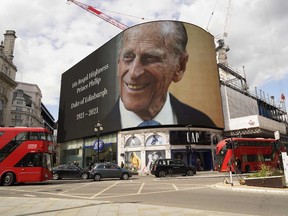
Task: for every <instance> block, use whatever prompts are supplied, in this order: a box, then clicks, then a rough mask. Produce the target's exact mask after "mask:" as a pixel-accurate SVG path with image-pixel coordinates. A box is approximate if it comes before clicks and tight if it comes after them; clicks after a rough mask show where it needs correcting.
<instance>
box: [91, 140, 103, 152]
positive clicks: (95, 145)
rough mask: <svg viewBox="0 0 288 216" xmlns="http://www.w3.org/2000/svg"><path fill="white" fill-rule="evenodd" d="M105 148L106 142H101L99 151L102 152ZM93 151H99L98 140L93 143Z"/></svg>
mask: <svg viewBox="0 0 288 216" xmlns="http://www.w3.org/2000/svg"><path fill="white" fill-rule="evenodd" d="M103 148H104V142H103V140H99V151H101V150H102V149H103ZM93 149H94V150H95V151H98V140H95V142H94V143H93Z"/></svg>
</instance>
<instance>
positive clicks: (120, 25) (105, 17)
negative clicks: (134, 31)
mask: <svg viewBox="0 0 288 216" xmlns="http://www.w3.org/2000/svg"><path fill="white" fill-rule="evenodd" d="M68 2H72V3H74V4H76V5H78V6H79V7H81V8H82V9H84V10H86V11H88V12H90V13H92V14H94V15H96V16H98V17H99V18H101V19H103V20H105V21H106V22H109V23H110V24H112V25H114V26H116V27H118V28H120V29H122V30H125V29H127V28H128V26H126V25H125V24H123V23H121V22H119V21H117V20H115V19H113V18H112V17H110V16H108V15H106V14H104V13H102V12H101V11H99V10H97V9H96V8H94V7H92V6H89V5H86V4H83V3H81V2H78V1H75V0H67V3H68Z"/></svg>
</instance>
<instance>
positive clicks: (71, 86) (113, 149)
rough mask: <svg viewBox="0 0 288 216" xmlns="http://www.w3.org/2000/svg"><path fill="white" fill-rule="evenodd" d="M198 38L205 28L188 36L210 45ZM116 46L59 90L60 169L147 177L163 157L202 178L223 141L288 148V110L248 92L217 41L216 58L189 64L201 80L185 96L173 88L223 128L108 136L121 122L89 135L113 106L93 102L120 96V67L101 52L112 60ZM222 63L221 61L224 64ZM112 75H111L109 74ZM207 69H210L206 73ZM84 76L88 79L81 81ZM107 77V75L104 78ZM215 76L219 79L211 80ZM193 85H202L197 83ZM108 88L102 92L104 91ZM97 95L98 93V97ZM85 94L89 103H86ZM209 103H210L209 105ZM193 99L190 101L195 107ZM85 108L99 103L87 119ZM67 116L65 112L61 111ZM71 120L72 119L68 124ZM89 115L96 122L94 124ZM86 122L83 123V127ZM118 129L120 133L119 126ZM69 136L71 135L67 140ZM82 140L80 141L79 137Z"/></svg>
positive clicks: (68, 75)
mask: <svg viewBox="0 0 288 216" xmlns="http://www.w3.org/2000/svg"><path fill="white" fill-rule="evenodd" d="M186 27H188V26H186ZM189 28H190V27H189ZM198 31H200V30H199V28H198V27H197V28H196V30H195V26H194V27H193V26H192V27H191V29H189V32H192V34H191V35H189V36H191V41H193V40H195V41H197V43H195V44H198V45H199V44H205V46H206V45H207V44H209V42H208V40H207V41H204V40H203V41H201V42H202V43H199V38H200V37H199V38H197V37H195V35H198V33H199V32H198ZM202 33H203V31H201V38H204V37H207V38H209V41H210V42H211V40H214V38H211V37H210V35H208V34H207V32H206V33H203V34H202ZM199 35H200V34H199ZM113 42H114V41H113V40H112V41H111V42H109V44H107V45H104V46H103V47H101V48H100V49H99V52H97V50H96V51H95V52H94V53H92V54H91V55H90V56H87V57H86V58H85V59H84V60H83V61H81V62H79V63H78V64H77V65H75V66H74V67H72V68H71V69H70V70H68V71H67V72H65V74H64V76H62V85H63V86H64V87H63V89H62V88H61V91H62V90H63V98H64V99H63V98H62V100H63V103H62V107H61V103H60V111H61V112H59V114H60V115H59V117H61V124H60V125H59V127H60V129H61V134H60V137H61V139H60V140H61V142H60V143H59V148H60V149H59V157H60V159H59V163H62V164H63V163H69V162H73V161H77V163H79V164H80V165H81V166H83V167H89V166H90V164H91V163H95V162H99V161H114V162H116V163H118V164H119V165H120V164H121V162H123V163H124V164H125V166H126V167H127V168H129V169H131V170H132V171H135V172H138V173H143V174H147V173H149V168H150V164H151V163H152V162H153V161H155V160H156V159H157V158H171V159H181V160H182V161H183V162H185V163H186V164H188V165H194V166H195V167H196V168H197V170H199V171H200V170H213V169H215V164H216V162H215V150H216V145H217V143H218V142H219V141H220V140H221V139H223V138H226V137H245V136H246V137H247V136H249V137H270V138H273V137H274V132H275V131H279V132H280V134H281V141H282V142H283V143H285V142H287V112H286V110H285V109H282V108H279V107H278V106H277V105H276V104H273V103H272V102H270V101H267V100H265V99H264V98H263V97H262V96H261V97H260V96H259V95H257V94H253V93H251V92H249V87H248V85H247V82H246V78H245V75H244V76H243V75H241V73H240V72H238V71H236V70H234V69H232V68H231V67H230V66H229V64H228V62H227V54H226V52H227V51H229V48H228V47H227V46H226V45H225V43H224V41H222V43H220V44H219V45H218V47H216V51H218V54H217V55H216V53H215V44H214V41H213V42H212V43H213V45H212V48H211V49H213V52H214V56H213V58H214V59H213V58H210V59H209V58H206V59H205V61H204V62H202V61H203V59H204V58H203V55H202V56H201V55H199V56H197V57H195V56H196V55H195V56H193V57H195V58H196V59H193V60H191V64H194V63H195V62H197V63H195V64H196V67H193V68H196V69H197V70H198V71H193V70H192V69H191V71H190V72H191V74H193V75H195V74H196V77H195V76H194V77H191V79H188V82H187V85H185V88H184V89H181V87H179V88H178V87H176V89H175V93H178V92H180V94H179V95H177V97H179V98H180V99H182V100H183V101H185V100H186V99H187V98H189V96H191V97H190V98H189V100H194V101H195V100H203V101H204V103H202V104H201V105H202V106H203V109H202V108H201V106H199V107H200V110H205V111H207V112H208V113H209V111H210V110H212V112H214V113H212V114H214V118H213V119H215V120H216V121H217V118H218V117H219V119H220V120H219V121H218V122H220V123H219V124H218V125H217V126H218V127H217V126H216V127H205V126H202V127H200V126H197V125H193V124H186V125H184V124H182V125H180V124H179V125H176V124H175V125H161V126H154V127H149V128H136V127H134V128H124V129H118V130H114V131H112V130H111V131H112V132H105V126H104V125H107V124H108V127H110V126H115V125H116V124H117V123H119V122H113V120H112V121H111V122H101V123H102V124H103V127H104V128H102V129H104V132H102V131H99V130H98V129H99V128H96V127H95V133H94V134H92V132H89V131H92V130H93V129H94V128H93V127H94V125H95V124H96V122H97V121H95V119H93V118H92V117H93V116H97V115H98V114H99V112H100V111H99V110H101V108H102V107H101V106H102V105H103V104H104V105H105V107H104V112H103V113H104V114H105V115H107V113H105V111H106V110H109V109H110V106H109V105H110V104H109V102H110V101H108V100H107V103H104V102H102V101H101V102H102V103H98V104H97V103H96V104H97V105H95V103H92V100H95V101H96V102H97V98H99V97H100V98H101V100H103V101H104V100H105V97H106V96H105V95H106V94H108V95H109V92H113V93H114V92H116V93H117V89H115V88H116V87H115V86H116V85H117V84H116V85H114V83H113V81H114V79H115V77H114V75H113V71H114V72H115V71H116V67H114V63H115V62H113V59H112V58H111V60H110V59H108V60H109V61H108V60H107V59H106V58H101V56H102V55H103V53H104V54H105V53H106V54H105V55H104V56H105V57H106V56H107V55H108V53H111V52H112V51H111V52H109V49H111V47H112V48H113V49H116V47H117V46H114V43H113ZM192 43H193V42H192ZM209 46H210V44H209ZM191 47H193V44H191ZM197 48H199V47H193V48H192V49H191V50H193V51H194V53H200V51H199V52H197ZM195 50H196V51H195ZM200 50H201V52H202V51H203V50H204V51H207V50H205V49H204V47H203V49H202V48H201V49H200ZM204 51H203V52H204ZM209 52H210V53H209V54H211V53H212V51H211V50H210V49H209ZM207 56H208V55H207ZM216 56H218V58H217V57H216ZM112 57H115V56H112ZM95 59H100V60H102V61H103V62H100V63H99V65H101V66H102V65H104V67H101V68H99V69H98V68H97V66H95V65H93V64H94V63H95V62H96V61H95ZM216 59H217V60H216ZM107 62H108V63H107ZM198 62H199V64H198ZM207 62H209V64H207ZM87 65H89V68H90V69H88V70H87V71H85V69H86V67H87V68H88V66H87ZM90 65H91V66H90ZM207 65H213V66H215V68H216V70H215V71H216V72H215V71H214V69H213V68H209V69H208V68H205V66H207ZM95 68H96V69H95ZM110 68H112V69H111V70H110V71H109V69H110ZM201 69H202V70H203V69H204V70H203V71H201ZM80 71H81V73H83V74H80ZM91 71H92V72H91ZM104 71H105V74H104V73H102V72H104ZM188 71H189V70H188ZM199 71H201V73H198V74H197V72H199ZM207 71H209V76H208V77H205V78H203V75H204V74H205V72H207ZM214 72H215V74H217V76H213V73H214ZM106 75H109V76H110V77H107V76H106ZM112 75H113V76H112ZM210 79H211V80H212V81H211V80H210ZM106 80H107V82H106ZM195 80H196V83H192V82H193V81H195ZM203 80H205V82H204V83H202V82H203ZM209 81H210V82H209ZM86 83H87V84H86ZM102 83H103V86H101V84H102ZM111 83H112V84H111ZM213 83H216V84H219V85H215V86H217V87H215V88H214V90H215V91H214V92H213V93H212V94H210V93H209V92H208V91H206V90H207V89H209V88H210V84H213ZM91 86H97V87H98V86H99V89H100V90H101V89H103V88H104V90H105V91H101V92H100V90H99V94H96V93H94V92H93V91H96V92H97V91H98V89H97V90H94V87H93V88H92V87H91ZM183 86H184V85H183ZM183 86H182V87H183ZM203 86H204V87H206V89H205V88H204V89H202V88H200V87H203ZM177 88H178V89H177ZM193 88H194V89H193ZM217 88H218V89H217ZM91 89H93V91H92V90H91ZM111 89H112V90H111ZM90 90H91V92H90ZM66 91H67V92H66ZM218 91H219V92H220V93H219V95H220V104H221V110H220V111H219V110H217V108H218V107H220V106H218V101H217V100H213V99H215V98H217V96H218V95H217V94H218ZM87 92H89V93H87ZM183 92H184V93H183ZM100 93H101V94H100ZM104 93H105V94H104ZM173 93H174V92H173ZM197 93H198V94H200V96H199V98H197V96H196V95H197ZM67 95H69V98H68V97H66V96H67ZM71 95H72V96H71ZM86 95H89V96H87V97H86ZM115 95H116V94H115ZM207 95H213V96H215V97H214V98H209V99H207V98H208V97H206V96H207ZM109 96H110V97H109V98H113V96H114V95H109ZM103 98H104V99H103ZM205 99H207V100H206V101H205ZM189 100H187V101H188V102H189ZM60 101H61V96H60ZM90 102H91V103H90ZM87 104H94V107H89V108H88V110H89V112H86V111H85V109H84V108H85V106H86V105H87ZM95 106H96V107H95ZM82 107H83V109H82ZM87 107H88V105H87ZM199 107H198V108H199ZM65 109H66V112H64V111H63V110H65ZM215 110H217V111H215ZM68 113H70V115H68ZM104 114H103V115H104ZM74 115H75V118H74ZM100 115H101V114H100ZM67 116H69V119H68V118H67ZM89 116H92V117H91V118H89ZM222 117H223V118H224V119H223V118H222ZM187 118H188V116H187ZM71 119H72V120H73V121H74V123H66V124H65V121H67V122H68V121H70V120H71ZM86 119H88V120H86ZM104 119H105V118H104ZM222 119H223V120H224V122H223V125H224V127H222V124H221V121H222ZM59 120H60V118H59ZM83 122H85V124H84V123H83ZM90 124H91V125H90ZM93 124H94V125H93ZM109 124H110V125H109ZM114 124H115V125H114ZM219 125H220V126H219ZM72 126H73V127H72ZM61 127H62V128H61ZM112 128H114V129H115V128H116V127H112ZM93 131H94V130H93ZM69 132H70V136H68V135H67V134H68V133H69ZM72 132H73V133H72ZM58 133H59V131H58ZM77 133H78V134H80V135H78V136H76V134H77ZM83 134H84V135H83ZM66 137H68V138H66ZM75 137H77V138H75ZM65 138H66V140H65Z"/></svg>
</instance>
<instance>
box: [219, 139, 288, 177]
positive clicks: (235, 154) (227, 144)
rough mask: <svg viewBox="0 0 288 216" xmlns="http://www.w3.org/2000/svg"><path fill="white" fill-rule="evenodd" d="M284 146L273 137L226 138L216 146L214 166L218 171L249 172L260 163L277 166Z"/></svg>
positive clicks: (258, 166) (255, 169) (257, 167)
mask: <svg viewBox="0 0 288 216" xmlns="http://www.w3.org/2000/svg"><path fill="white" fill-rule="evenodd" d="M285 151H286V149H285V147H284V146H283V145H282V144H281V143H280V142H279V141H277V140H275V139H264V138H228V139H224V140H221V141H220V142H219V143H218V144H217V146H216V164H217V165H216V166H217V167H216V168H217V169H218V171H220V172H227V171H232V172H236V173H237V172H251V171H257V170H259V169H260V167H261V164H265V165H267V166H270V167H274V168H277V167H278V166H279V162H280V161H279V154H280V153H281V152H285Z"/></svg>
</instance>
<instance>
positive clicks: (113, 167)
mask: <svg viewBox="0 0 288 216" xmlns="http://www.w3.org/2000/svg"><path fill="white" fill-rule="evenodd" d="M130 177H132V174H131V172H130V171H129V170H127V169H125V168H121V167H120V166H118V165H117V164H114V163H99V164H96V165H95V166H94V168H93V169H92V170H91V171H90V178H91V179H94V181H100V179H102V178H120V179H123V180H127V179H129V178H130Z"/></svg>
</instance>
